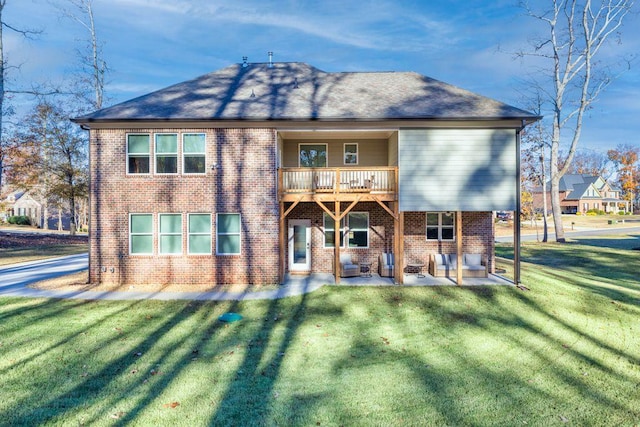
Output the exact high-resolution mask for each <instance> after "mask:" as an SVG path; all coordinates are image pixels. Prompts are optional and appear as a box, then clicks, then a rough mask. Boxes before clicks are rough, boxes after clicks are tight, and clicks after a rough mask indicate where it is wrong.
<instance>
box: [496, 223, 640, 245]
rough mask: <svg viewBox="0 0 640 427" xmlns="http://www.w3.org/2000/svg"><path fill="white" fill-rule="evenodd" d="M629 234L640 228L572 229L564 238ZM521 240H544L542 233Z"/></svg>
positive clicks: (551, 237) (551, 235) (502, 240)
mask: <svg viewBox="0 0 640 427" xmlns="http://www.w3.org/2000/svg"><path fill="white" fill-rule="evenodd" d="M627 233H640V226H635V227H624V228H617V227H616V228H595V229H589V230H576V231H571V229H568V230H567V229H566V228H565V230H564V236H565V237H566V238H575V237H588V236H597V235H602V234H605V235H606V234H627ZM521 239H522V241H523V242H535V241H536V240H538V239H540V240H542V231H540V233H539V234H538V235H536V234H526V235H522V236H521ZM555 239H556V234H555V233H549V235H548V240H549V241H550V242H551V241H554V240H555ZM496 242H500V243H510V242H513V236H505V237H498V238H496Z"/></svg>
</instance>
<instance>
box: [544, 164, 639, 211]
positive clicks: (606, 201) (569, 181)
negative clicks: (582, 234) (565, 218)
mask: <svg viewBox="0 0 640 427" xmlns="http://www.w3.org/2000/svg"><path fill="white" fill-rule="evenodd" d="M550 187H551V185H550V184H549V185H547V203H548V205H549V206H550V204H551V193H550V192H549V191H548V190H549V188H550ZM558 192H559V196H560V208H561V209H562V213H563V214H585V213H587V212H588V211H591V210H596V211H603V212H606V213H609V214H617V213H619V212H625V213H626V212H629V211H630V203H629V202H628V201H627V200H624V199H621V198H620V192H621V191H620V190H619V189H618V188H615V187H613V186H611V184H609V183H608V182H607V181H606V180H605V179H604V178H602V177H601V176H598V175H589V174H565V175H563V176H562V178H560V183H559V186H558ZM532 193H533V203H534V207H535V208H536V209H538V210H540V209H542V205H543V203H542V188H541V187H538V188H535V189H534V190H533V192H532Z"/></svg>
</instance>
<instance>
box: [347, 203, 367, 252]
mask: <svg viewBox="0 0 640 427" xmlns="http://www.w3.org/2000/svg"><path fill="white" fill-rule="evenodd" d="M352 214H358V215H362V214H364V215H366V216H367V228H366V229H360V228H358V229H351V224H350V222H351V221H350V219H351V215H352ZM346 218H347V227H346V229H345V233H344V247H345V248H349V249H369V245H370V243H371V241H370V238H371V235H370V233H369V229H370V228H371V226H370V224H371V223H370V221H369V212H349V213H348V214H347V216H346ZM353 231H366V232H367V246H351V245H349V234H350V233H351V232H353Z"/></svg>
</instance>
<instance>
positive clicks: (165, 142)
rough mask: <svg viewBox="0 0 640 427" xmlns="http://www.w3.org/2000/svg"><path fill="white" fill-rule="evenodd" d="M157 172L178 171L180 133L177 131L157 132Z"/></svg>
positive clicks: (172, 172) (168, 172)
mask: <svg viewBox="0 0 640 427" xmlns="http://www.w3.org/2000/svg"><path fill="white" fill-rule="evenodd" d="M155 152H156V173H158V174H175V173H178V135H177V134H175V133H157V134H156V145H155Z"/></svg>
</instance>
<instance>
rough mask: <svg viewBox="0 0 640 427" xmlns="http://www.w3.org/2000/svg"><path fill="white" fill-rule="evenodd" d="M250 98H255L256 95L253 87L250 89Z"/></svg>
mask: <svg viewBox="0 0 640 427" xmlns="http://www.w3.org/2000/svg"><path fill="white" fill-rule="evenodd" d="M250 96H251V98H255V97H256V93H255V92H254V91H253V89H251V95H250Z"/></svg>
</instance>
